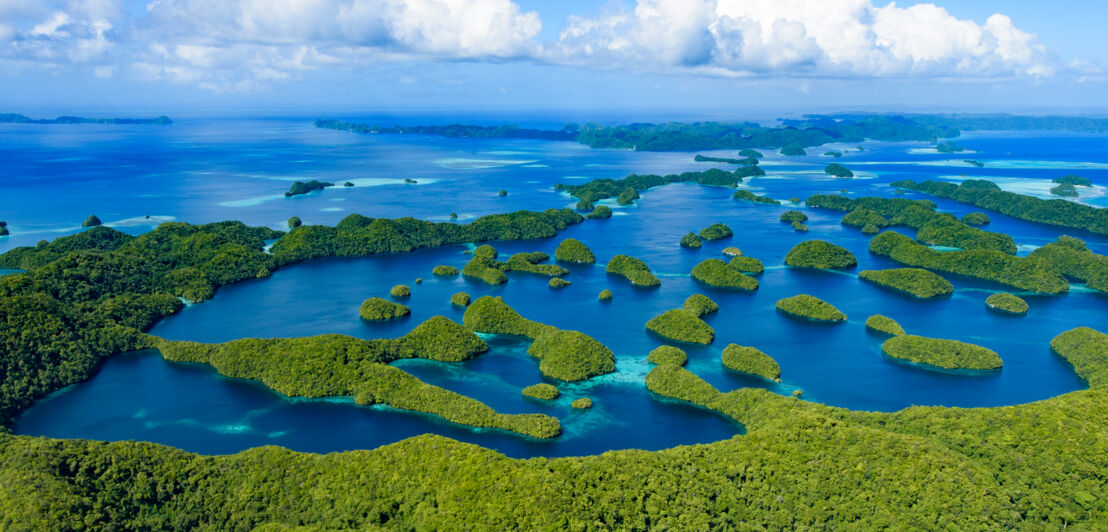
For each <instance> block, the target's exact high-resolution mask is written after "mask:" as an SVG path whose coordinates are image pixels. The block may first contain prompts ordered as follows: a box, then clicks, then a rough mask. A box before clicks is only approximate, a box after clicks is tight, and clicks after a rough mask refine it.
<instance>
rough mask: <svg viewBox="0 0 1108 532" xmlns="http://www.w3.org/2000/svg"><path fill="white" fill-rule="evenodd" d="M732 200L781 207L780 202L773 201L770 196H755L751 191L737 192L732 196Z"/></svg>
mask: <svg viewBox="0 0 1108 532" xmlns="http://www.w3.org/2000/svg"><path fill="white" fill-rule="evenodd" d="M731 199H736V200H740V201H749V202H752V203H761V204H764V205H780V204H781V202H780V201H777V200H775V199H773V198H771V197H769V196H759V195H757V194H755V193H753V192H751V191H749V190H736V191H735V193H734V194H732V195H731Z"/></svg>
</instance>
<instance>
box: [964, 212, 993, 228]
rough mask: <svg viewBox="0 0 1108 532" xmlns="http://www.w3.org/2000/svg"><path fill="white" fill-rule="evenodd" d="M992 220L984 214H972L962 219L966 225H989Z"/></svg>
mask: <svg viewBox="0 0 1108 532" xmlns="http://www.w3.org/2000/svg"><path fill="white" fill-rule="evenodd" d="M991 221H992V220H990V219H989V215H987V214H985V213H983V212H971V213H969V214H966V215H965V216H963V217H962V223H964V224H966V225H988V224H989V222H991Z"/></svg>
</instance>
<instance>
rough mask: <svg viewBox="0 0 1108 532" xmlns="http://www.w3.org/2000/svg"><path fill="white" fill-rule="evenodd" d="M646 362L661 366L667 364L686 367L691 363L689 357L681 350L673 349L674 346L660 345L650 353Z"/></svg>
mask: <svg viewBox="0 0 1108 532" xmlns="http://www.w3.org/2000/svg"><path fill="white" fill-rule="evenodd" d="M646 360H647V362H650V363H651V364H657V365H659V366H661V365H665V364H672V365H674V366H684V365H685V364H686V363H687V362H688V361H689V356H688V355H686V354H685V352H684V351H682V350H681V349H679V348H677V347H673V346H672V345H660V346H658V347H655V348H654V349H652V350H651V351H650V354H648V355H647V356H646Z"/></svg>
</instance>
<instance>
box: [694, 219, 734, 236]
mask: <svg viewBox="0 0 1108 532" xmlns="http://www.w3.org/2000/svg"><path fill="white" fill-rule="evenodd" d="M734 234H735V233H733V232H732V231H731V228H730V227H727V225H726V224H720V223H715V224H712V225H709V226H708V227H705V228H704V229H701V230H700V238H703V239H704V240H720V239H723V238H731V237H732V236H734Z"/></svg>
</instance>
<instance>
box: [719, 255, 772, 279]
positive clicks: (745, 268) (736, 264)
mask: <svg viewBox="0 0 1108 532" xmlns="http://www.w3.org/2000/svg"><path fill="white" fill-rule="evenodd" d="M727 265H728V266H730V267H732V268H734V269H736V270H738V271H740V272H743V273H749V274H752V275H758V274H760V273H762V272H764V271H766V267H765V266H764V265H762V261H760V260H758V259H756V258H754V257H741V256H740V257H731V260H730V261H728V262H727Z"/></svg>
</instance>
